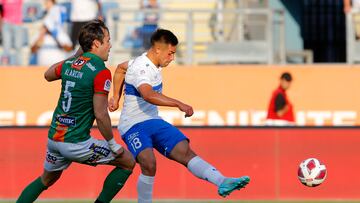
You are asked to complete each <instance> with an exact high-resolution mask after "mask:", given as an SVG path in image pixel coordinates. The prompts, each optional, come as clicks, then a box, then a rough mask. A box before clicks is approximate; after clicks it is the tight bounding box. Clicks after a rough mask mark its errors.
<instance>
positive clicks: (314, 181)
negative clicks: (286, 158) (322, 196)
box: [298, 158, 327, 187]
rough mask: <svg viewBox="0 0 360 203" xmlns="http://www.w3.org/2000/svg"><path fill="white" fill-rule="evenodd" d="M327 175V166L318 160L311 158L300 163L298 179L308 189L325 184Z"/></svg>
mask: <svg viewBox="0 0 360 203" xmlns="http://www.w3.org/2000/svg"><path fill="white" fill-rule="evenodd" d="M326 175H327V170H326V166H325V165H324V164H322V163H321V162H320V161H319V160H318V159H316V158H309V159H306V160H304V161H303V162H301V163H300V166H299V169H298V178H299V180H300V182H301V183H302V184H304V185H306V186H308V187H316V186H318V185H320V184H321V183H322V182H324V180H325V178H326Z"/></svg>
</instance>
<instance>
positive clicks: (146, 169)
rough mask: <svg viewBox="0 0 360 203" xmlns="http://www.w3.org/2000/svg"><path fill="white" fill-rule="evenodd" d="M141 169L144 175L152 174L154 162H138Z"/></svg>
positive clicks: (153, 173)
mask: <svg viewBox="0 0 360 203" xmlns="http://www.w3.org/2000/svg"><path fill="white" fill-rule="evenodd" d="M140 167H141V171H142V173H143V174H144V175H150V176H154V175H155V174H156V162H155V161H154V162H152V161H149V162H143V163H140Z"/></svg>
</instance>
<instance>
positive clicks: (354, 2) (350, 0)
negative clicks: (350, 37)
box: [344, 0, 360, 39]
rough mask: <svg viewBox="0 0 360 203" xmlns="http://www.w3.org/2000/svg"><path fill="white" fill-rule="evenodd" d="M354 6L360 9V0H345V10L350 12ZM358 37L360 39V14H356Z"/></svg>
mask: <svg viewBox="0 0 360 203" xmlns="http://www.w3.org/2000/svg"><path fill="white" fill-rule="evenodd" d="M352 8H354V9H356V10H358V11H360V0H344V12H345V14H346V13H349V12H350V11H351V9H352ZM354 24H355V34H356V38H357V39H360V14H355V15H354Z"/></svg>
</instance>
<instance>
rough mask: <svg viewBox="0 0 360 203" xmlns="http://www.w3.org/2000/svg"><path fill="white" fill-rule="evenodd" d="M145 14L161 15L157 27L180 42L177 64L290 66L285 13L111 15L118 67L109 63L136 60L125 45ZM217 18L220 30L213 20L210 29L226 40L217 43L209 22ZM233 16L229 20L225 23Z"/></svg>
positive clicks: (135, 12)
mask: <svg viewBox="0 0 360 203" xmlns="http://www.w3.org/2000/svg"><path fill="white" fill-rule="evenodd" d="M147 12H151V13H154V12H155V13H157V14H158V15H159V16H160V20H159V23H158V24H159V27H162V28H165V29H169V30H172V31H173V32H174V33H175V34H176V35H177V36H178V38H179V48H178V52H179V53H178V55H177V60H176V61H177V62H178V63H182V64H200V63H267V64H274V63H275V64H276V63H277V64H285V63H286V59H285V57H286V53H285V52H286V50H285V23H284V12H283V11H281V10H272V9H231V10H226V9H225V10H221V11H220V10H191V11H190V10H171V9H161V10H138V9H111V10H109V12H108V13H107V14H106V19H107V22H106V23H107V25H108V27H109V29H110V32H111V38H112V44H113V49H112V56H113V57H112V58H113V60H114V61H110V63H119V62H120V61H122V60H128V59H129V57H130V58H131V57H133V55H132V54H131V53H132V52H133V51H134V49H131V48H125V47H124V45H123V40H124V38H125V36H126V34H128V32H130V31H129V28H131V27H139V26H141V25H142V21H141V20H139V19H137V18H136V16H137V15H139V14H141V13H147ZM219 14H221V15H222V22H223V23H222V24H221V25H219V24H216V23H217V22H216V20H215V24H214V23H213V24H212V25H213V26H214V25H216V26H217V29H219V27H220V28H221V29H220V32H217V33H216V35H219V34H220V35H223V36H221V37H217V39H215V38H214V33H213V32H215V31H216V30H215V31H214V27H211V26H210V20H211V19H212V17H214V16H218V15H219ZM230 15H231V19H230V20H227V18H226V17H227V16H230ZM114 17H115V18H114ZM239 26H244V27H241V29H243V30H244V29H245V32H242V33H244V35H246V36H241V37H239V38H236V37H235V38H234V37H231V34H233V32H236V31H237V30H241V29H238V28H239ZM250 28H251V29H250ZM234 30H235V31H234ZM246 30H248V31H249V30H250V31H249V32H247V31H246ZM251 30H252V31H251ZM220 39H223V40H220ZM275 42H276V43H275ZM219 47H220V48H221V50H220V49H219ZM140 51H141V50H140ZM216 56H217V57H216Z"/></svg>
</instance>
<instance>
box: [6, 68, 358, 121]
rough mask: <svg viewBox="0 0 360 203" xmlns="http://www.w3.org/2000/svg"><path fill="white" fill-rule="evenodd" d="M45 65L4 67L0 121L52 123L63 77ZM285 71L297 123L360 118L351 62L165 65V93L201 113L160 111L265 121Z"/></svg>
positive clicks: (172, 115)
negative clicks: (50, 77)
mask: <svg viewBox="0 0 360 203" xmlns="http://www.w3.org/2000/svg"><path fill="white" fill-rule="evenodd" d="M45 70H46V68H44V67H16V68H15V67H14V68H10V67H0V90H1V91H0V92H1V100H0V125H2V126H4V125H10V126H26V125H36V126H43V125H48V124H49V123H50V120H51V116H52V112H53V110H54V108H55V106H56V104H57V99H58V97H59V94H60V82H59V81H56V82H52V83H48V82H46V81H45V79H44V78H43V73H44V71H45ZM111 70H112V72H114V69H113V68H112V69H111ZM283 71H289V72H290V73H291V74H292V75H293V77H294V80H293V83H292V86H291V88H290V89H289V90H288V97H289V100H290V101H291V102H292V104H293V105H294V109H295V112H296V125H299V126H344V125H345V126H355V125H359V124H360V114H359V113H360V105H359V104H360V92H359V91H358V90H357V87H360V79H359V75H360V66H348V65H283V66H282V65H279V66H275V65H273V66H271V65H217V66H191V67H190V66H173V65H171V66H170V67H167V68H164V69H163V84H164V86H163V93H164V94H165V95H167V96H170V97H174V98H177V99H179V100H181V101H183V102H184V103H187V104H189V105H191V106H193V108H194V110H195V114H194V115H193V116H192V117H190V118H184V113H182V112H180V111H179V110H178V109H175V108H160V114H161V116H162V117H163V118H164V119H166V120H167V121H169V122H170V123H172V124H175V125H190V126H191V125H200V126H258V125H264V124H265V117H266V111H267V107H268V103H269V100H270V96H271V93H272V91H273V90H274V89H275V88H276V87H277V86H278V83H279V77H280V74H281V73H282V72H283ZM121 102H122V101H121ZM119 115H120V110H118V111H117V112H114V113H111V118H112V122H113V125H117V123H118V120H119Z"/></svg>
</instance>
